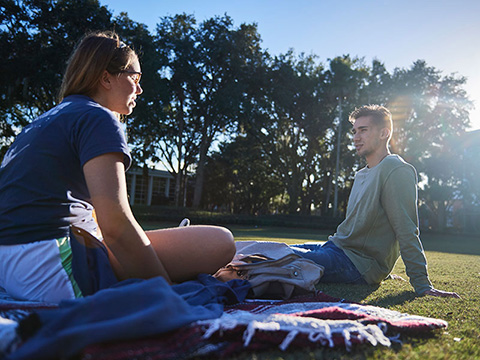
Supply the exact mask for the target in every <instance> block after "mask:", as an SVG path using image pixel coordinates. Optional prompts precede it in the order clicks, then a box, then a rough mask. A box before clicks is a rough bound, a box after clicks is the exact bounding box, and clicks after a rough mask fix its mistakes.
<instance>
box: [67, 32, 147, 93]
mask: <svg viewBox="0 0 480 360" xmlns="http://www.w3.org/2000/svg"><path fill="white" fill-rule="evenodd" d="M137 59H138V56H137V54H136V53H135V52H134V51H133V50H132V49H131V48H130V47H128V46H127V45H125V44H124V43H123V42H121V41H120V38H119V37H118V35H117V34H116V33H114V32H110V31H103V32H94V33H90V34H87V35H86V36H85V37H84V38H83V39H82V40H81V41H80V42H79V44H78V45H77V46H76V48H75V50H74V51H73V53H72V55H71V56H70V59H69V60H68V63H67V69H66V70H65V75H64V76H63V81H62V86H61V88H60V92H59V96H58V98H59V102H60V101H62V100H63V99H64V98H65V97H67V96H69V95H73V94H77V95H87V96H92V95H93V94H94V93H95V91H96V90H97V87H98V83H99V81H100V78H101V76H102V74H103V72H104V71H105V70H106V71H108V72H109V73H111V74H117V73H120V72H121V71H122V70H125V69H126V68H127V67H128V66H130V65H131V64H132V62H134V61H135V60H137Z"/></svg>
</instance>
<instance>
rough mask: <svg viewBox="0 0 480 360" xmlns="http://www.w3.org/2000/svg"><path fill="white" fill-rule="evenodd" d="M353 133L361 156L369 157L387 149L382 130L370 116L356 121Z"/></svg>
mask: <svg viewBox="0 0 480 360" xmlns="http://www.w3.org/2000/svg"><path fill="white" fill-rule="evenodd" d="M352 131H353V144H354V145H355V149H356V150H357V154H358V155H360V156H363V157H368V156H369V155H371V154H373V153H375V152H376V151H380V150H381V149H382V148H383V147H385V139H384V138H383V137H382V129H381V128H380V127H378V126H377V125H375V124H374V123H373V121H372V119H371V117H370V116H362V117H359V118H358V119H356V120H355V124H353V130H352Z"/></svg>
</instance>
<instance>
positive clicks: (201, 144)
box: [156, 14, 262, 207]
mask: <svg viewBox="0 0 480 360" xmlns="http://www.w3.org/2000/svg"><path fill="white" fill-rule="evenodd" d="M156 42H157V46H158V51H159V54H160V55H161V56H163V57H164V58H165V59H167V63H166V65H165V66H164V67H163V68H162V69H161V73H162V74H163V75H164V76H165V78H166V79H167V82H168V89H169V92H170V96H169V104H168V105H167V106H166V110H167V111H166V112H165V114H166V117H165V122H166V131H165V133H164V134H163V135H164V137H163V139H162V141H161V142H160V146H159V149H160V151H161V155H162V161H163V162H165V163H166V164H167V165H168V168H169V170H170V171H172V172H173V173H174V174H175V175H176V176H177V179H178V180H177V187H176V188H177V189H180V185H179V183H180V178H181V176H180V174H181V173H183V177H184V178H185V176H186V169H188V167H189V166H191V165H193V163H194V162H195V171H196V174H195V175H196V181H195V191H194V200H193V205H194V206H195V207H198V206H199V205H200V202H201V197H202V191H203V184H204V176H205V171H204V167H205V162H206V159H207V154H208V152H209V151H210V148H211V146H212V144H213V143H214V142H215V141H216V140H217V139H218V138H219V137H220V136H226V137H228V136H229V134H231V133H233V132H235V130H236V129H237V127H238V124H239V122H241V121H243V120H242V119H243V117H244V116H245V114H244V113H243V107H242V102H246V101H248V100H249V96H248V89H249V83H251V80H250V75H251V74H252V73H255V67H256V66H257V64H259V63H261V59H262V54H261V52H260V46H259V43H260V38H259V36H258V34H257V31H256V26H255V25H245V24H242V25H241V26H240V27H239V28H237V29H235V28H233V21H232V19H231V18H230V17H228V16H224V17H214V18H211V19H208V20H206V21H204V22H202V23H201V24H200V25H198V26H197V24H196V21H195V19H194V17H193V16H191V15H185V14H182V15H177V16H174V17H166V18H163V19H162V22H161V23H160V24H159V25H158V26H157V35H156ZM178 193H179V191H178Z"/></svg>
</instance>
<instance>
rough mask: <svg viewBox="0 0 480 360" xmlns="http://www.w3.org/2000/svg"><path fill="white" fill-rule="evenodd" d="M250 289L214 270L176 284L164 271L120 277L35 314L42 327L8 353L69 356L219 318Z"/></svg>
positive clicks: (20, 356) (14, 359)
mask: <svg viewBox="0 0 480 360" xmlns="http://www.w3.org/2000/svg"><path fill="white" fill-rule="evenodd" d="M249 289H250V285H249V283H248V282H247V281H243V280H232V281H229V282H228V283H223V282H221V281H218V280H216V279H215V278H213V277H211V276H209V275H200V276H199V277H198V279H197V280H196V281H188V282H185V283H182V284H178V285H173V286H170V285H168V283H167V282H166V281H165V280H164V279H163V278H161V277H158V278H154V279H150V280H135V281H126V282H121V283H119V284H118V285H116V286H114V287H112V288H109V289H105V290H102V291H99V292H98V293H96V294H94V295H91V296H87V297H85V298H83V299H76V300H68V301H64V302H62V303H60V305H59V307H58V308H56V309H47V310H40V311H36V312H35V313H34V314H33V315H32V317H38V318H37V320H39V323H40V324H41V326H40V329H39V330H38V331H37V332H36V333H35V335H34V336H33V337H31V338H30V339H29V340H28V341H27V342H26V343H24V344H23V345H22V346H21V347H20V348H19V349H17V350H16V351H15V352H14V353H13V354H11V355H10V357H9V359H12V360H21V359H33V358H35V359H38V360H41V359H50V358H65V357H69V356H73V355H74V354H76V353H78V352H79V351H80V350H82V349H83V348H84V347H85V346H87V345H90V344H94V343H100V342H105V341H112V340H117V341H118V340H126V339H137V338H141V337H145V336H152V335H158V334H162V333H166V332H168V331H171V330H175V329H178V328H180V327H182V326H184V325H187V324H189V323H191V322H193V321H197V320H206V319H213V318H218V317H220V316H221V315H222V313H223V307H224V305H225V304H234V303H237V302H240V301H243V300H244V299H245V297H246V295H247V293H248V290H249ZM31 320H32V319H31V318H27V319H26V320H25V324H24V327H25V326H27V327H28V323H29V321H30V322H31Z"/></svg>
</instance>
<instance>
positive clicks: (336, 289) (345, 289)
mask: <svg viewBox="0 0 480 360" xmlns="http://www.w3.org/2000/svg"><path fill="white" fill-rule="evenodd" d="M316 287H317V289H318V290H320V291H323V292H324V293H325V294H327V295H330V296H333V297H336V298H339V299H342V300H344V301H345V302H354V303H359V302H361V301H362V300H364V299H366V298H367V297H368V296H370V295H371V294H372V293H374V292H375V291H377V289H378V287H379V285H352V284H326V283H319V284H317V286H316Z"/></svg>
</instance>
